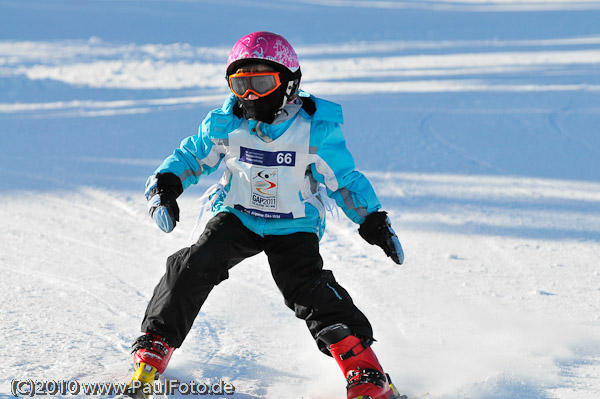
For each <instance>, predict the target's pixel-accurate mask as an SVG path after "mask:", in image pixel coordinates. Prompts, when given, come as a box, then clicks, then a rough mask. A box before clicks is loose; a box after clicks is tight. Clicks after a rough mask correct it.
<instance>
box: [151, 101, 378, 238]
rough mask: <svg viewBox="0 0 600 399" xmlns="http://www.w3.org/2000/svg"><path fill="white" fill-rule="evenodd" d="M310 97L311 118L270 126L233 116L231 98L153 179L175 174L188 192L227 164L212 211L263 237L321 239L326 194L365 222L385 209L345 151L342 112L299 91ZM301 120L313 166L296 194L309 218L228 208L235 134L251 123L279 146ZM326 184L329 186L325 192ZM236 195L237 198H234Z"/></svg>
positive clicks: (303, 112) (302, 114) (305, 116)
mask: <svg viewBox="0 0 600 399" xmlns="http://www.w3.org/2000/svg"><path fill="white" fill-rule="evenodd" d="M307 97H309V98H310V100H312V101H313V102H314V104H315V106H316V111H315V112H314V113H312V114H309V113H308V112H306V110H305V109H303V108H302V109H300V110H299V111H298V112H297V114H296V115H294V116H293V117H292V118H290V119H288V120H286V121H284V122H282V123H274V124H265V123H262V122H256V121H253V120H246V119H245V118H240V117H238V116H236V115H234V112H233V108H234V106H235V105H236V101H237V100H236V97H235V96H234V95H233V94H231V95H230V96H229V97H228V98H227V99H226V101H225V102H224V104H223V106H222V107H221V108H218V109H215V110H213V111H211V112H210V113H209V114H208V115H207V116H206V118H205V119H204V121H203V122H202V124H201V125H200V128H199V131H198V134H197V135H194V136H190V137H187V138H185V139H184V140H182V142H181V145H180V147H179V148H178V149H176V150H175V151H174V152H173V154H172V155H170V156H169V157H167V158H166V159H165V160H164V162H163V163H162V164H161V165H160V166H159V167H158V169H156V171H155V172H154V175H153V176H156V174H158V173H172V174H174V175H176V176H178V177H179V179H180V180H181V183H182V186H183V189H184V190H185V189H187V188H188V187H189V186H190V185H192V184H196V183H198V181H199V179H200V178H201V176H203V175H209V174H211V173H213V172H215V171H216V170H217V169H218V168H219V165H220V164H221V163H222V161H224V162H223V163H225V173H224V175H223V178H222V179H221V181H220V183H219V185H218V189H215V190H214V191H213V192H212V193H210V197H211V199H212V212H213V214H217V213H219V212H233V213H234V214H236V215H237V217H238V218H239V219H240V220H241V221H242V223H243V224H244V225H245V226H246V227H247V228H248V229H250V230H251V231H253V232H254V233H256V234H259V235H261V236H264V235H285V234H292V233H296V232H311V233H315V234H317V235H318V236H319V238H321V237H322V236H323V233H324V229H325V208H326V206H324V205H326V203H327V201H328V199H327V198H323V195H324V193H325V192H326V194H327V196H328V197H329V198H331V199H333V200H335V203H336V204H337V205H338V206H339V207H340V208H341V209H342V210H343V212H344V213H345V214H346V215H347V216H348V217H349V218H350V219H351V220H352V221H354V222H355V223H357V224H360V223H362V222H363V221H364V218H365V217H366V216H367V215H369V214H370V213H372V212H376V211H377V210H379V209H380V208H381V204H380V202H379V200H378V198H377V195H376V194H375V191H374V190H373V187H372V186H371V184H370V182H369V181H368V180H367V178H366V177H365V176H364V175H363V174H362V173H360V172H358V171H356V170H355V164H354V160H353V158H352V155H351V154H350V152H349V151H348V149H347V148H346V142H345V139H344V136H343V134H342V130H341V128H340V124H341V123H343V116H342V107H341V106H340V105H339V104H335V103H332V102H329V101H326V100H323V99H320V98H316V97H314V96H312V95H310V94H308V93H305V92H302V91H301V92H300V96H299V98H300V99H302V98H305V99H306V98H307ZM297 118H303V119H304V120H305V121H308V122H309V126H310V130H309V139H308V140H309V148H308V149H307V152H308V158H307V159H309V162H308V164H307V166H306V170H305V171H302V172H303V173H304V174H305V177H304V181H303V183H302V184H301V186H298V187H295V188H294V189H295V190H297V193H298V194H297V195H298V199H299V200H300V201H301V203H302V204H303V205H304V215H303V216H302V217H292V218H285V217H272V216H268V215H267V216H266V217H265V216H264V215H257V214H256V213H255V212H248V211H247V210H246V209H244V208H243V207H238V206H231V201H229V204H228V205H226V204H225V202H226V198H227V195H228V194H230V192H231V190H235V187H237V185H234V186H232V184H231V183H232V175H233V174H234V173H235V172H234V173H233V174H232V172H231V171H230V170H229V166H228V165H231V163H230V162H232V161H239V158H240V155H239V154H240V149H239V148H236V149H235V151H234V149H233V148H231V147H230V140H229V139H230V135H232V132H236V134H240V133H239V132H240V131H241V130H240V129H241V128H243V127H245V126H246V124H247V130H246V131H247V134H249V135H255V136H258V135H259V133H260V135H261V136H262V137H261V139H262V140H265V137H264V136H268V137H267V141H270V140H273V141H277V139H278V138H280V137H283V136H284V135H285V134H294V133H293V130H294V129H290V127H291V126H293V125H294V124H295V123H296V122H297V121H296V119H297ZM257 123H260V126H258V127H257V126H256V125H257ZM257 128H258V129H257ZM257 130H259V132H257ZM243 132H244V131H242V135H243V134H244V133H243ZM259 137H260V136H259ZM232 142H235V140H233V141H232ZM267 155H268V154H267ZM276 155H278V156H279V159H280V160H282V159H283V157H282V156H281V155H280V154H279V153H278V154H276ZM260 156H262V155H260ZM236 157H237V158H236ZM242 157H243V156H242ZM267 158H269V157H267ZM286 160H289V159H288V158H286ZM153 176H151V177H150V179H152V178H153ZM321 185H324V187H325V188H326V190H324V189H323V188H322V187H323V186H321ZM319 187H321V189H320V190H319ZM231 195H232V196H233V193H232V194H231Z"/></svg>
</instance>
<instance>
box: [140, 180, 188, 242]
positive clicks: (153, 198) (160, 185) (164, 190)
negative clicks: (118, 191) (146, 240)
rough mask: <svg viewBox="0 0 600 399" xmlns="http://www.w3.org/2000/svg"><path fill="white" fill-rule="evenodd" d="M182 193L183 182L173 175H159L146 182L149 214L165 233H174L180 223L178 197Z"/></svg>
mask: <svg viewBox="0 0 600 399" xmlns="http://www.w3.org/2000/svg"><path fill="white" fill-rule="evenodd" d="M182 192H183V186H182V185H181V180H179V178H178V177H177V176H175V175H174V174H172V173H158V174H157V175H155V176H150V177H149V178H148V181H147V182H146V193H145V194H146V199H148V212H149V213H150V216H151V217H152V219H154V222H155V223H156V224H157V225H158V227H159V228H160V229H161V230H162V231H164V232H165V233H170V232H171V231H173V229H174V228H175V225H177V222H178V221H179V206H178V205H177V197H179V195H180V194H181V193H182Z"/></svg>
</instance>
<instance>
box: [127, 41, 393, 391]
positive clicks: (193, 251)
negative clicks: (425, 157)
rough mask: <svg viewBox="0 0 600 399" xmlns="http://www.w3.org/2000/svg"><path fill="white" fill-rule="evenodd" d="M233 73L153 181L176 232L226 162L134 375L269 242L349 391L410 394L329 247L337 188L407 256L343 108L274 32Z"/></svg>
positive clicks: (143, 340)
mask: <svg viewBox="0 0 600 399" xmlns="http://www.w3.org/2000/svg"><path fill="white" fill-rule="evenodd" d="M226 78H227V82H228V84H229V88H230V89H231V92H232V93H231V95H230V96H229V97H228V98H227V100H226V101H225V103H224V105H223V106H222V107H221V108H219V109H216V110H214V111H212V112H210V113H209V114H208V116H207V117H206V118H205V119H204V121H203V122H202V125H201V126H200V129H199V133H198V134H197V135H195V136H191V137H188V138H186V139H184V140H183V141H182V143H181V146H180V148H178V149H176V150H175V152H174V153H173V154H172V155H171V156H169V157H167V158H166V160H165V161H164V162H163V163H162V165H161V166H159V168H158V169H157V170H156V172H155V174H154V175H152V176H150V178H149V179H148V181H147V183H146V191H145V195H146V198H147V199H148V201H149V203H148V208H149V212H150V215H151V216H152V218H153V219H154V221H155V222H156V224H157V225H158V226H159V227H160V229H161V230H163V231H165V232H167V233H168V232H170V231H172V230H173V228H174V227H175V225H176V222H177V221H178V220H179V208H178V206H177V201H176V200H177V197H179V195H180V194H181V193H182V192H183V191H184V190H185V189H186V188H188V187H189V186H190V185H191V184H195V183H197V182H198V180H199V178H200V177H201V176H202V175H207V174H210V173H212V172H214V171H215V170H216V169H217V168H218V166H219V164H220V163H221V162H222V161H223V162H224V163H225V172H224V175H223V177H222V179H221V180H220V183H219V184H218V185H216V187H213V189H212V190H211V192H210V193H209V196H210V197H211V200H212V210H213V213H214V216H213V218H212V219H211V220H210V221H209V222H208V223H207V225H206V228H205V230H204V232H203V234H202V235H201V236H200V238H199V239H198V242H197V243H195V244H194V245H192V246H191V247H189V248H184V249H182V250H180V251H178V252H176V253H175V254H173V255H172V256H171V257H169V258H168V260H167V271H166V273H165V275H164V276H163V277H162V279H161V280H160V282H159V283H158V285H157V286H156V288H155V290H154V294H153V296H152V299H151V300H150V303H149V304H148V307H147V309H146V313H145V316H144V319H143V322H142V331H143V332H144V333H145V334H144V335H142V336H141V337H139V338H138V339H137V340H136V342H135V343H134V345H133V354H134V357H133V361H134V364H135V365H136V370H137V371H136V373H135V375H134V377H133V379H132V384H133V382H134V380H137V381H140V382H142V383H149V382H151V381H152V380H153V379H154V378H155V377H156V376H157V373H163V372H164V370H165V368H166V367H167V364H168V362H169V359H170V357H171V355H172V354H173V351H174V350H175V348H178V347H180V346H181V344H182V342H183V340H184V339H185V337H186V335H187V334H188V332H189V331H190V329H191V327H192V324H193V322H194V319H195V318H196V316H197V315H198V312H199V311H200V308H201V307H202V304H203V303H204V301H205V300H206V298H207V296H208V294H209V293H210V291H211V290H212V289H213V287H214V286H215V285H217V284H219V283H220V282H221V281H223V280H225V279H227V278H228V270H229V269H230V268H231V267H233V266H234V265H236V264H237V263H239V262H241V261H242V260H244V259H245V258H248V257H250V256H253V255H255V254H257V253H259V252H262V251H264V252H265V253H266V255H267V257H268V260H269V265H270V267H271V272H272V275H273V278H274V279H275V282H276V284H277V286H278V288H279V290H280V291H281V293H282V294H283V296H284V299H285V303H286V305H287V306H288V307H289V308H290V309H292V310H293V311H294V312H295V315H296V316H297V317H298V318H301V319H303V320H305V321H306V324H307V326H308V329H309V331H310V333H311V334H312V336H313V337H314V339H315V341H316V343H317V345H318V347H319V349H320V350H321V351H323V352H324V353H326V354H328V355H331V356H333V357H334V358H335V360H336V362H337V364H338V365H339V367H340V368H341V369H342V372H343V373H344V377H346V379H347V397H348V399H355V398H371V399H392V398H398V397H399V395H398V393H397V391H396V390H395V388H394V387H393V385H392V384H391V381H390V379H389V376H388V375H387V374H385V373H384V371H383V369H382V367H381V365H380V364H379V362H378V360H377V357H376V356H375V354H374V352H373V350H372V348H371V344H372V343H373V341H374V339H373V331H372V329H371V325H370V323H369V321H368V320H367V318H366V317H365V315H364V314H363V313H362V312H361V311H360V310H359V309H358V308H357V307H356V306H355V305H354V303H353V302H352V299H351V298H350V295H349V294H348V293H347V292H346V290H345V289H344V288H343V287H342V286H341V285H340V284H339V283H338V282H337V281H336V280H335V278H334V276H333V274H332V272H331V271H330V270H325V269H323V260H322V259H321V256H320V255H319V240H320V238H321V236H322V235H323V232H324V227H325V206H324V201H327V198H325V197H326V196H329V197H330V198H332V199H333V200H335V202H336V203H337V205H338V206H339V207H341V208H342V210H343V211H344V212H345V214H346V215H347V216H348V217H349V218H350V219H351V220H353V221H354V222H356V223H357V224H359V225H360V227H359V229H358V231H359V234H360V236H361V237H363V238H364V239H365V240H366V241H367V242H368V243H370V244H375V245H378V246H379V247H381V248H382V249H383V250H384V251H385V253H386V254H387V255H388V256H389V257H391V258H392V260H393V261H394V262H396V263H398V264H401V263H402V262H403V258H404V254H403V252H402V247H401V245H400V242H399V241H398V237H397V236H396V234H395V233H394V231H393V230H392V227H391V224H390V220H389V218H388V217H387V214H386V213H385V212H383V211H380V208H381V205H380V203H379V200H378V199H377V196H376V195H375V192H374V191H373V188H372V187H371V184H370V183H369V181H368V180H367V179H366V178H365V176H363V175H362V174H361V173H359V172H358V171H356V170H355V169H354V161H353V159H352V156H351V155H350V153H349V152H348V150H347V149H346V145H345V141H344V137H343V135H342V132H341V129H340V124H341V123H342V111H341V107H340V106H339V105H337V104H334V103H331V102H328V101H325V100H322V99H319V98H316V97H313V96H312V95H309V94H307V93H305V92H302V91H300V90H299V85H300V78H301V72H300V64H299V62H298V57H297V55H296V53H295V51H294V49H293V48H292V46H291V45H290V44H289V43H288V41H287V40H286V39H284V38H283V37H281V36H279V35H277V34H274V33H269V32H255V33H251V34H249V35H246V36H244V37H242V38H240V39H239V40H238V41H237V42H236V43H235V45H234V46H233V49H232V50H231V53H230V54H229V58H228V60H227V72H226ZM321 185H324V188H323V186H321ZM325 188H326V190H325Z"/></svg>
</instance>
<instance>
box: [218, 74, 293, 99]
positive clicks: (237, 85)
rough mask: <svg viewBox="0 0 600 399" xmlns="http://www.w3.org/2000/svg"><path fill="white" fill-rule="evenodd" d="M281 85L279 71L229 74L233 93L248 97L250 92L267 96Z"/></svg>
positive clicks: (259, 95)
mask: <svg viewBox="0 0 600 399" xmlns="http://www.w3.org/2000/svg"><path fill="white" fill-rule="evenodd" d="M279 86H281V80H280V79H279V72H240V73H234V74H232V75H229V87H230V88H231V91H232V92H233V94H235V95H236V96H238V97H241V98H246V97H248V95H249V94H250V93H252V94H256V95H257V96H258V97H265V96H268V95H269V94H271V93H273V92H274V91H275V90H277V88H278V87H279Z"/></svg>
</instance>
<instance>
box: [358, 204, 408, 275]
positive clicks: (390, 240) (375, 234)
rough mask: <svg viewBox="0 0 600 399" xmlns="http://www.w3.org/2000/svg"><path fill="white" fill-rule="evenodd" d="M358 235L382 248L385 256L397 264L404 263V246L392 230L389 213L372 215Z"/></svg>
mask: <svg viewBox="0 0 600 399" xmlns="http://www.w3.org/2000/svg"><path fill="white" fill-rule="evenodd" d="M358 233H359V234H360V236H361V237H362V238H364V239H365V241H366V242H368V243H369V244H371V245H377V246H379V247H381V248H382V249H383V251H384V252H385V254H386V255H387V256H389V257H390V258H392V260H393V261H394V262H396V263H397V264H399V265H401V264H402V263H403V262H404V251H403V250H402V245H400V240H398V236H397V235H396V233H395V232H394V230H393V229H392V223H391V222H390V218H389V217H388V216H387V212H383V211H379V212H373V213H371V214H370V215H369V216H367V217H366V218H365V221H364V222H363V223H362V224H361V225H360V227H359V228H358Z"/></svg>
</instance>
